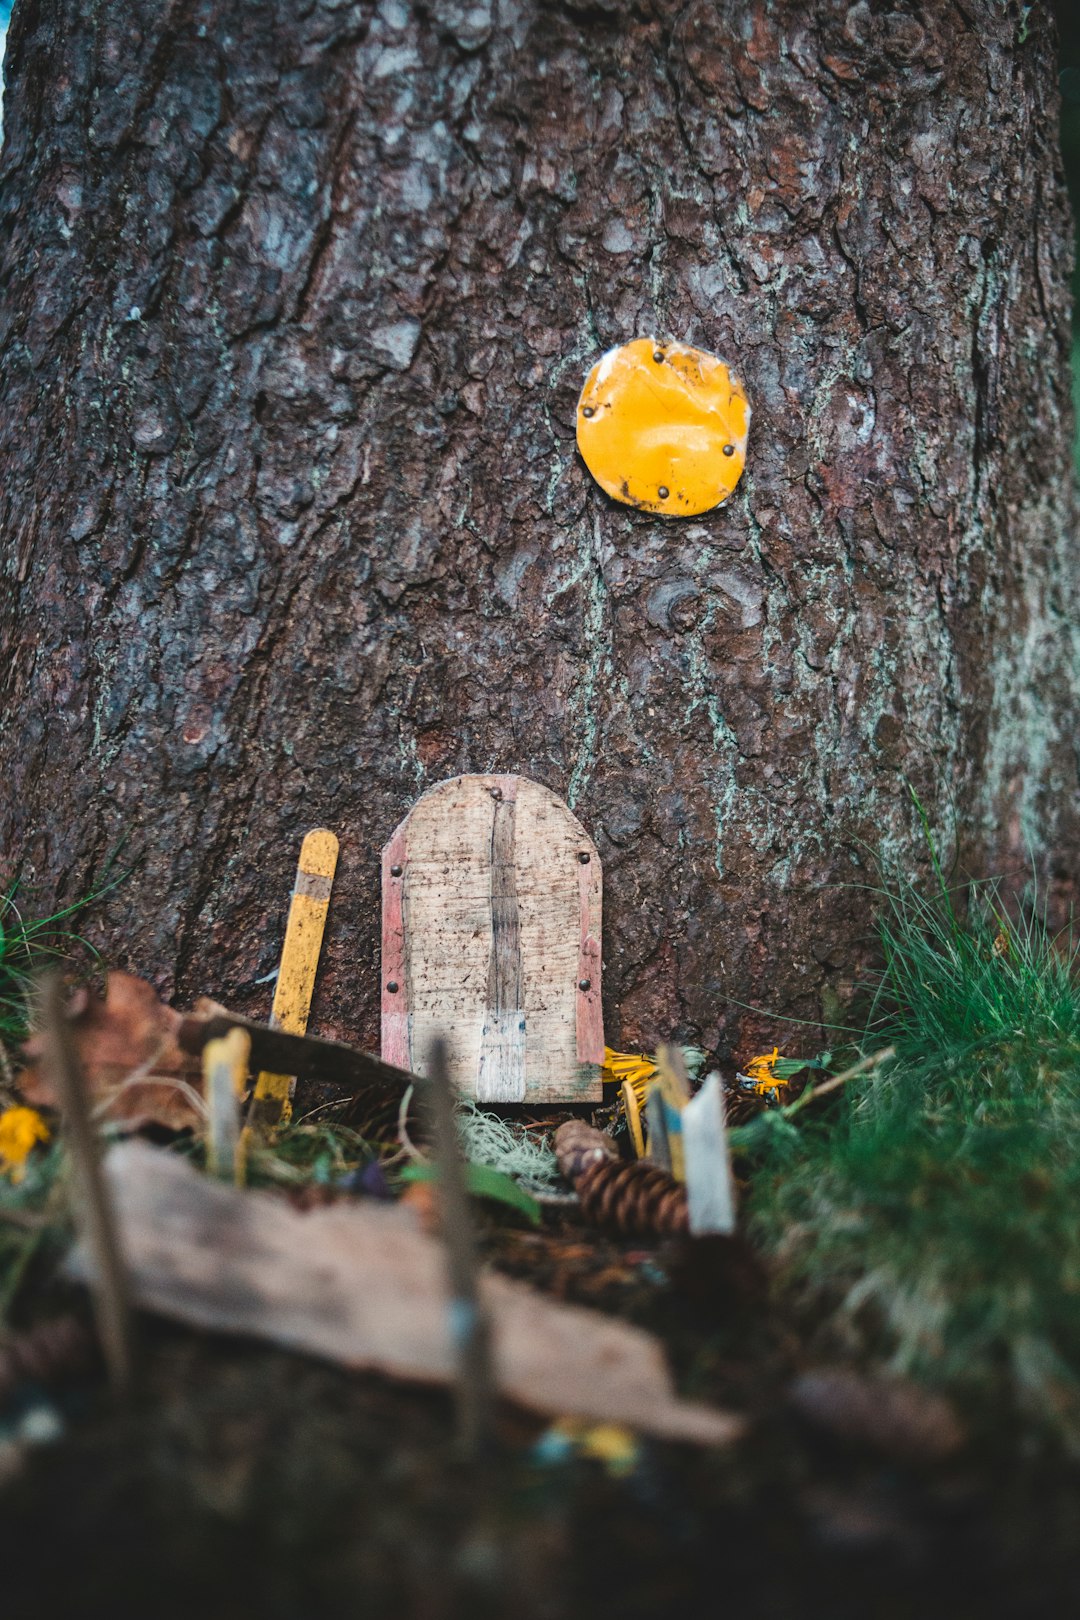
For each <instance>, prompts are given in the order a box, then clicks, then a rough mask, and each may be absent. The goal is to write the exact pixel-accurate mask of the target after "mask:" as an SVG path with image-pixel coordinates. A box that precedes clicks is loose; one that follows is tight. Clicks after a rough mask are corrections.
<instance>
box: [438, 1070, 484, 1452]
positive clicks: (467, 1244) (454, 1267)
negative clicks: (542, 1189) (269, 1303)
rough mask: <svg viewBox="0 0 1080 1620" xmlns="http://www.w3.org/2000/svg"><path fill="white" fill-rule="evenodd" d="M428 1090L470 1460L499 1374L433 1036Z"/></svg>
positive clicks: (445, 1075)
mask: <svg viewBox="0 0 1080 1620" xmlns="http://www.w3.org/2000/svg"><path fill="white" fill-rule="evenodd" d="M429 1070H430V1075H431V1078H430V1079H429V1080H428V1082H427V1086H426V1091H427V1095H428V1097H429V1099H430V1104H431V1112H432V1115H433V1121H434V1137H435V1149H436V1163H437V1172H438V1173H437V1177H436V1183H435V1185H436V1190H437V1196H438V1200H439V1213H440V1216H441V1231H442V1237H443V1241H444V1243H445V1244H446V1257H447V1262H448V1270H449V1277H450V1302H449V1312H450V1333H451V1338H452V1339H453V1343H454V1349H455V1352H456V1355H457V1380H456V1387H457V1411H458V1446H459V1449H460V1451H461V1454H462V1456H463V1457H464V1458H465V1459H466V1460H467V1461H469V1462H475V1461H476V1459H477V1458H478V1457H479V1456H480V1455H481V1453H482V1452H483V1451H485V1450H486V1449H487V1448H488V1447H489V1446H490V1444H491V1439H492V1433H493V1423H492V1417H493V1395H494V1388H495V1382H494V1375H493V1372H492V1366H491V1324H490V1322H489V1320H488V1317H487V1313H486V1311H485V1309H484V1306H483V1304H482V1302H481V1299H480V1289H479V1264H478V1261H477V1257H476V1236H475V1233H474V1232H473V1224H472V1215H471V1213H470V1210H469V1198H468V1193H467V1192H466V1190H465V1168H464V1161H463V1159H462V1155H461V1144H460V1142H459V1140H458V1130H457V1121H456V1120H455V1118H454V1097H453V1091H452V1088H451V1084H450V1070H449V1066H448V1064H447V1061H446V1043H445V1042H444V1041H442V1040H437V1041H435V1042H434V1044H433V1046H432V1049H431V1059H430V1062H429Z"/></svg>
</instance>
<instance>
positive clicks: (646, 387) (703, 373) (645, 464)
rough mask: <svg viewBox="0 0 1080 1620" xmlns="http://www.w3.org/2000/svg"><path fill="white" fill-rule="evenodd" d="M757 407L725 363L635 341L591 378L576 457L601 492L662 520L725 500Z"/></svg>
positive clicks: (742, 461) (675, 346) (684, 348)
mask: <svg viewBox="0 0 1080 1620" xmlns="http://www.w3.org/2000/svg"><path fill="white" fill-rule="evenodd" d="M749 431H750V405H749V402H748V401H747V398H746V390H745V389H744V388H743V386H742V383H741V382H739V380H738V378H737V377H734V376H733V375H732V373H731V372H730V371H729V370H728V368H727V366H726V365H725V364H724V362H723V361H722V360H718V359H717V357H716V355H714V354H707V353H706V352H705V350H704V349H692V348H690V347H688V345H686V344H685V343H659V342H657V340H656V339H655V338H637V339H636V340H635V341H634V342H633V343H626V344H624V345H623V347H622V348H621V349H611V350H609V352H608V353H607V354H605V355H604V356H603V358H602V359H601V360H598V361H597V363H596V365H595V366H594V367H593V368H592V370H591V371H590V372H589V375H588V378H587V379H586V382H585V387H584V388H583V389H582V391H581V398H580V399H579V401H578V411H577V442H578V449H579V450H580V451H581V454H582V456H583V458H584V461H585V465H586V466H587V467H588V469H589V471H590V472H591V473H592V475H593V477H594V478H595V479H596V482H597V483H598V484H599V485H600V487H601V489H603V490H606V491H607V493H608V494H609V495H612V496H614V498H615V500H617V501H625V502H626V503H627V505H629V506H640V507H643V508H644V510H645V511H647V512H659V513H660V514H661V516H663V517H692V516H694V514H695V513H698V512H708V511H710V510H711V509H712V508H713V507H714V506H720V505H722V504H723V502H724V501H726V500H727V498H728V496H729V495H730V494H731V492H732V490H733V489H734V488H735V485H736V484H737V483H738V482H739V478H740V476H741V475H742V470H743V467H744V466H745V465H746V439H747V434H748V433H749Z"/></svg>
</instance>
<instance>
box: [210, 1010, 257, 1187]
mask: <svg viewBox="0 0 1080 1620" xmlns="http://www.w3.org/2000/svg"><path fill="white" fill-rule="evenodd" d="M250 1057H251V1036H250V1035H249V1034H248V1033H247V1031H246V1030H244V1029H230V1031H229V1033H228V1034H227V1035H223V1036H222V1037H221V1039H220V1040H219V1041H207V1043H206V1045H205V1046H204V1047H203V1094H204V1096H205V1098H206V1106H207V1109H208V1110H209V1121H208V1124H207V1130H206V1168H207V1169H208V1170H209V1172H210V1174H211V1175H212V1176H222V1177H223V1178H224V1179H225V1180H227V1181H232V1180H233V1179H236V1180H237V1181H241V1182H242V1180H243V1176H242V1174H241V1173H240V1170H241V1166H240V1164H239V1162H238V1159H237V1150H238V1146H239V1142H240V1099H241V1097H242V1096H243V1095H244V1089H245V1087H246V1086H247V1075H248V1059H249V1058H250Z"/></svg>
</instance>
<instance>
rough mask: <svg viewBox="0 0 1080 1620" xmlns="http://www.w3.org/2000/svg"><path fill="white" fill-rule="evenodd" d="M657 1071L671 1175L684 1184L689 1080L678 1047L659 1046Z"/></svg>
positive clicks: (657, 1084)
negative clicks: (683, 1130) (684, 1143)
mask: <svg viewBox="0 0 1080 1620" xmlns="http://www.w3.org/2000/svg"><path fill="white" fill-rule="evenodd" d="M656 1069H657V1078H656V1086H657V1089H658V1090H659V1092H660V1095H661V1097H662V1098H663V1102H664V1125H665V1127H666V1129H667V1139H668V1153H669V1154H670V1157H671V1173H672V1175H673V1176H674V1177H675V1180H676V1181H685V1180H686V1160H685V1156H684V1154H683V1139H682V1113H683V1109H684V1108H685V1107H686V1105H687V1103H688V1102H689V1101H690V1078H689V1076H688V1075H687V1072H686V1060H685V1058H684V1057H683V1055H682V1052H681V1051H680V1050H679V1048H678V1047H677V1046H662V1047H661V1048H660V1050H659V1051H658V1052H657V1054H656Z"/></svg>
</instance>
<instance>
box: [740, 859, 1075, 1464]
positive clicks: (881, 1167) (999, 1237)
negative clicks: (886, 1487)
mask: <svg viewBox="0 0 1080 1620" xmlns="http://www.w3.org/2000/svg"><path fill="white" fill-rule="evenodd" d="M881 941H882V947H883V952H884V958H885V968H884V973H883V975H882V979H881V983H880V986H879V988H878V992H877V995H876V997H875V1001H874V1005H873V1008H872V1011H871V1015H870V1019H869V1023H868V1028H867V1032H866V1035H865V1037H864V1040H863V1043H862V1044H863V1049H864V1050H865V1051H867V1052H870V1051H873V1050H876V1049H879V1048H880V1047H882V1046H885V1045H891V1046H893V1047H894V1048H895V1052H896V1056H895V1058H894V1059H893V1060H892V1061H891V1062H890V1063H888V1064H886V1065H882V1067H881V1069H880V1071H879V1072H878V1073H876V1074H875V1075H873V1076H869V1077H865V1078H862V1079H859V1080H857V1081H853V1082H851V1084H850V1085H849V1086H847V1087H846V1088H844V1089H843V1090H842V1091H840V1092H838V1093H837V1094H836V1095H835V1097H834V1099H833V1102H832V1104H831V1106H829V1107H827V1108H826V1107H823V1108H822V1109H821V1110H820V1111H818V1110H816V1109H815V1108H814V1107H811V1108H809V1109H807V1110H805V1111H804V1112H803V1113H801V1114H800V1115H799V1116H798V1119H797V1122H795V1121H786V1122H785V1123H784V1128H782V1129H778V1130H774V1131H772V1132H764V1133H762V1135H761V1137H760V1139H759V1149H758V1154H757V1164H756V1168H755V1175H754V1180H753V1187H752V1192H751V1197H750V1219H751V1222H752V1226H753V1229H754V1231H755V1232H756V1234H757V1236H758V1238H759V1240H760V1241H761V1242H763V1243H764V1245H765V1246H766V1247H767V1248H768V1249H769V1250H771V1251H772V1253H773V1255H774V1256H775V1258H776V1260H777V1262H778V1271H779V1276H780V1278H781V1281H782V1282H783V1283H786V1284H787V1285H788V1286H789V1287H790V1288H793V1289H794V1290H796V1291H797V1292H799V1293H801V1294H802V1295H803V1296H805V1297H806V1298H807V1300H808V1302H810V1303H812V1305H813V1308H814V1309H815V1311H816V1312H817V1313H818V1314H820V1313H821V1309H822V1305H823V1303H824V1304H825V1305H826V1306H827V1311H826V1315H827V1320H828V1324H829V1329H828V1336H829V1338H830V1339H831V1340H832V1341H833V1343H834V1344H837V1345H841V1346H843V1347H845V1348H847V1349H852V1348H854V1349H856V1350H857V1351H859V1352H861V1353H862V1354H864V1355H866V1356H868V1357H870V1358H872V1359H875V1360H878V1361H885V1362H887V1363H888V1364H889V1365H890V1366H891V1367H892V1368H894V1369H895V1370H899V1371H904V1372H908V1373H912V1374H915V1375H917V1376H920V1377H922V1378H923V1379H925V1380H927V1381H929V1382H931V1383H936V1384H942V1385H945V1386H948V1387H952V1388H953V1389H954V1390H955V1391H956V1392H958V1393H960V1394H967V1395H969V1396H971V1397H973V1398H980V1397H987V1398H991V1399H993V1400H995V1401H1001V1400H1002V1398H1006V1399H1007V1401H1008V1403H1009V1407H1010V1409H1011V1410H1012V1412H1013V1413H1014V1414H1015V1415H1018V1416H1019V1415H1021V1414H1023V1415H1026V1416H1030V1415H1031V1414H1033V1413H1034V1414H1035V1415H1036V1416H1037V1417H1039V1418H1040V1419H1042V1420H1044V1421H1045V1422H1046V1423H1047V1424H1048V1425H1049V1426H1050V1427H1051V1428H1052V1429H1053V1430H1054V1431H1055V1432H1056V1433H1057V1434H1058V1435H1059V1436H1060V1437H1061V1438H1063V1439H1064V1440H1065V1442H1066V1444H1067V1445H1068V1447H1069V1449H1070V1450H1071V1451H1073V1452H1074V1453H1077V1454H1080V993H1078V967H1080V963H1078V957H1077V949H1076V944H1075V942H1074V940H1073V939H1072V937H1071V935H1062V936H1058V937H1056V938H1055V937H1051V936H1050V935H1049V934H1048V933H1047V932H1046V930H1045V929H1044V928H1043V926H1042V924H1041V922H1040V920H1039V919H1038V918H1037V917H1035V916H1032V915H1031V914H1028V915H1026V916H1022V917H1021V918H1020V919H1019V920H1016V919H1015V918H1011V917H1009V916H1007V915H1006V911H1005V908H1004V906H1003V904H1002V902H1001V895H1000V891H999V890H998V889H997V888H995V887H992V886H991V887H983V888H979V889H975V890H973V891H969V893H968V895H967V904H966V906H965V907H964V909H963V915H962V916H961V914H959V913H958V910H957V907H956V906H955V905H954V903H953V896H952V895H951V894H950V893H949V892H948V891H947V889H946V888H945V886H944V883H943V882H941V881H940V874H939V888H938V890H937V892H936V893H935V894H933V895H931V897H930V898H927V897H925V896H924V895H922V894H920V893H919V892H917V891H916V890H915V889H914V888H913V887H912V885H910V884H909V883H904V882H897V883H894V884H892V885H891V886H890V889H889V892H888V893H887V895H886V897H885V915H884V918H883V920H882V923H881Z"/></svg>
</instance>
